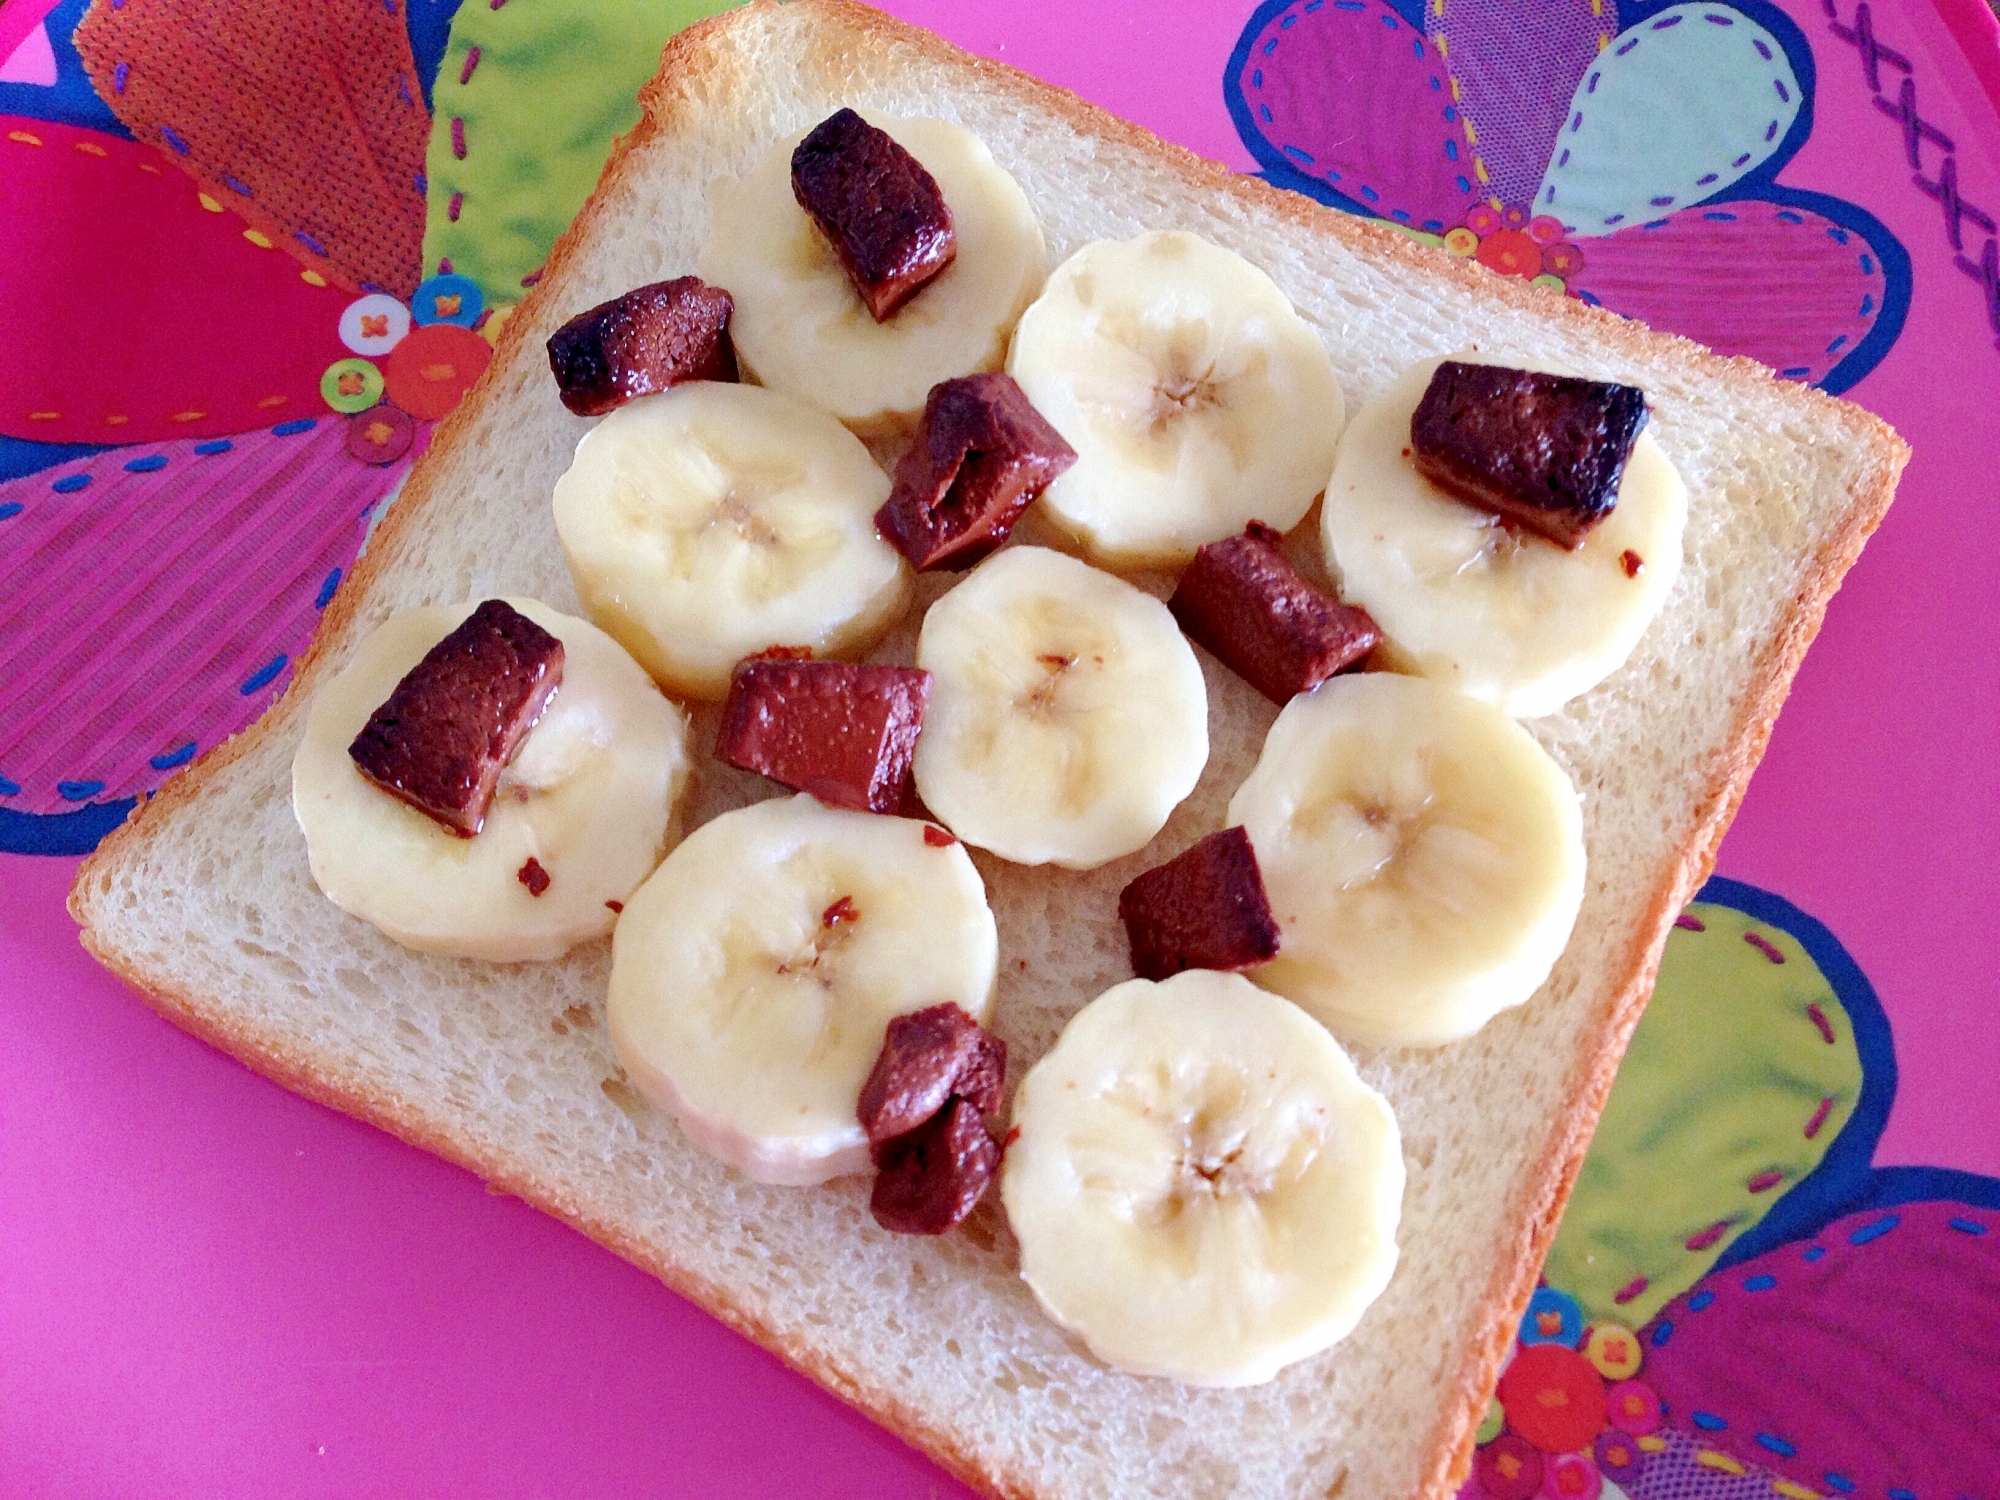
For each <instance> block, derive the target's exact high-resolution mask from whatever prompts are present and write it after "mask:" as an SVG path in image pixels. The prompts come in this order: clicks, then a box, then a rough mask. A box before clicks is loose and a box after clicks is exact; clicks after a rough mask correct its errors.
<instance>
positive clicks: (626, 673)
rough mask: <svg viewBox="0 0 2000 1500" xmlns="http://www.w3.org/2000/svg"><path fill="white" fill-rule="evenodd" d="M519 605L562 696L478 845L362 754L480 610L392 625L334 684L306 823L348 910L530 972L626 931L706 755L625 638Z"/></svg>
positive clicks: (312, 762) (519, 759)
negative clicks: (630, 907)
mask: <svg viewBox="0 0 2000 1500" xmlns="http://www.w3.org/2000/svg"><path fill="white" fill-rule="evenodd" d="M506 604H507V606H508V608H510V609H512V610H513V611H515V612H516V613H517V614H519V615H521V616H524V617H526V619H528V620H530V621H532V622H533V623H534V624H535V625H536V626H537V627H538V628H539V629H540V630H541V631H543V632H546V633H547V634H548V635H549V636H550V637H551V638H553V639H555V640H558V641H560V642H561V643H562V649H563V672H562V690H561V691H560V692H558V693H557V694H555V696H554V697H552V698H550V699H549V700H548V703H547V704H546V705H545V706H544V708H543V709H542V712H541V715H540V717H539V718H538V719H536V721H535V724H534V727H533V728H532V729H530V730H529V731H528V733H527V735H526V737H525V738H524V739H522V741H521V743H520V745H519V746H518V747H517V748H516V749H515V751H514V753H513V757H512V759H511V760H509V761H508V762H507V765H506V767H505V768H504V769H503V770H502V771H501V772H500V773H499V778H498V781H497V783H496V785H495V787H494V791H493V799H492V803H491V805H490V806H489V808H488V809H487V813H486V818H485V821H484V824H483V825H482V826H481V828H480V831H479V836H478V837H477V838H472V839H468V838H463V837H461V836H460V835H459V831H458V830H457V829H456V828H454V827H448V826H446V825H444V824H442V823H440V822H438V821H437V820H435V819H433V818H432V817H430V816H429V815H428V814H427V813H423V812H419V811H418V810H417V809H415V808H414V807H411V806H409V805H407V804H406V803H405V802H404V801H403V800H401V799H399V798H396V797H389V796H384V795H383V794H382V791H381V789H380V788H379V787H377V786H376V785H375V783H373V782H371V781H370V780H368V779H367V777H365V776H364V775H362V774H361V772H360V768H359V767H358V766H356V765H355V763H354V761H353V760H352V759H351V758H350V757H349V755H348V747H349V745H350V744H352V743H353V742H354V740H355V738H356V732H357V731H358V730H360V729H361V728H362V726H363V725H364V724H365V723H367V721H368V720H369V717H370V714H371V711H372V710H373V709H374V708H375V707H376V706H377V705H378V704H381V703H382V701H383V699H384V698H385V697H387V696H389V695H390V690H391V689H392V688H394V687H395V686H396V684H397V683H398V682H399V681H400V680H402V679H403V678H404V677H405V676H406V675H407V674H409V672H410V670H411V668H412V667H414V666H415V665H416V664H417V663H418V662H419V661H421V660H423V659H424V658H425V655H426V653H428V652H430V651H431V650H432V648H434V647H436V646H437V645H438V644H439V642H440V641H442V640H444V639H446V638H447V637H449V636H450V635H452V633H453V632H454V629H455V627H457V626H459V625H460V624H461V623H462V622H463V621H464V620H465V619H466V617H467V616H469V615H471V614H472V613H473V606H472V605H471V604H470V603H463V604H456V605H426V606H423V607H421V608H418V609H408V610H403V611H401V612H400V613H397V614H393V615H391V616H389V618H388V619H386V620H384V621H383V622H382V623H381V624H380V625H378V626H376V627H375V629H374V630H372V631H370V632H368V634H367V635H365V636H364V637H363V638H362V639H361V641H360V642H359V643H358V644H357V645H356V647H355V648H354V652H353V654H352V655H351V656H350V657H349V658H348V660H347V661H346V663H345V664H344V665H342V667H341V668H340V670H339V671H338V672H335V673H334V674H332V676H330V677H328V678H327V679H326V680H325V681H324V682H322V683H321V684H320V686H319V688H318V690H317V691H316V692H315V693H314V695H313V699H312V703H311V705H310V706H309V707H308V709H307V710H306V715H305V732H304V734H303V736H302V737H301V739H300V742H299V747H298V750H297V752H296V753H295V754H294V756H293V758H292V811H293V814H294V816H296V817H297V819H298V823H299V827H300V828H301V829H302V830H303V831H304V833H305V842H306V856H307V860H308V862H309V864H310V867H311V869H312V876H313V880H314V882H315V883H317V884H318V886H319V888H320V889H321V890H322V891H324V892H325V893H326V895H327V897H328V898H329V899H330V900H331V901H332V902H333V903H334V904H335V905H336V906H338V907H340V908H341V909H342V910H343V911H347V912H350V913H352V914H353V915H355V916H357V917H360V918H362V919H363V920H365V921H367V922H370V923H372V924H373V925H374V926H376V927H377V928H379V929H380V930H381V931H382V932H384V933H386V934H387V935H388V936H389V937H391V938H393V939H394V940H395V941H397V942H399V943H402V944H404V945H405V946H407V947H411V948H415V949H418V950H420V951H422V952H425V953H446V954H451V955H453V956H454V957H458V958H479V959H489V960H493V961H495V962H502V963H512V962H519V961H522V960H528V959H551V958H559V957H561V956H562V954H563V953H564V952H565V951H567V950H568V949H569V948H570V947H572V946H573V945H575V944H576V943H579V942H583V941H585V940H587V939H591V938H601V937H603V936H604V935H605V934H606V933H608V932H610V931H611V927H612V923H613V922H614V921H615V920H616V918H617V914H618V908H619V906H620V905H621V904H622V903H623V902H624V901H625V899H626V898H627V897H628V896H630V895H631V894H632V892H633V891H634V890H635V889H637V887H638V885H639V883H640V882H641V881H643V880H644V879H645V878H646V877H647V876H648V875H649V874H651V873H652V870H653V867H654V866H655V865H657V864H658V863H659V861H660V855H661V854H662V853H663V852H664V851H665V849H666V846H667V842H668V839H669V834H670V829H669V825H670V822H671V819H672V816H673V811H674V805H675V803H676V802H677V801H678V800H679V798H680V795H681V792H682V790H683V788H684V787H685V786H686V784H687V776H688V753H687V719H686V717H685V716H684V715H683V714H682V712H681V711H680V710H679V709H678V708H676V707H675V706H674V705H673V704H672V703H670V702H668V701H667V699H666V698H665V697H663V696H662V695H661V693H660V690H659V688H658V687H656V686H655V685H654V684H653V681H652V679H651V678H650V677H648V676H647V675H646V671H645V669H644V668H643V667H641V666H640V665H639V664H638V663H637V662H636V661H634V660H633V659H632V658H631V657H630V656H629V655H628V654H627V653H626V652H625V651H624V649H623V648H622V647H620V646H619V644H618V643H617V642H616V641H614V640H613V639H612V638H611V637H610V636H608V635H606V634H605V633H604V632H603V631H602V630H599V629H598V628H597V627H596V626H594V625H592V624H591V623H590V622H589V621H587V620H580V619H577V618H575V617H574V616H571V615H565V614H559V613H557V612H556V611H555V610H552V609H550V608H549V607H548V606H547V605H545V604H542V603H540V602H538V601H536V600H533V599H522V598H513V599H508V600H507V601H506Z"/></svg>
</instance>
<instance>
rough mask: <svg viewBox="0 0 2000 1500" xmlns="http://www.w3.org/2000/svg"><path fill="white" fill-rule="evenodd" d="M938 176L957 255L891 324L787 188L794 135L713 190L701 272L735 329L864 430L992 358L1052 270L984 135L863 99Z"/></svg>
mask: <svg viewBox="0 0 2000 1500" xmlns="http://www.w3.org/2000/svg"><path fill="white" fill-rule="evenodd" d="M859 113H860V114H861V116H862V117H863V118H864V119H866V120H867V121H868V123H869V124H871V125H873V126H875V127H876V128H877V129H879V130H885V131H887V132H888V133H889V134H890V136H892V137H893V138H894V139H895V141H896V143H897V144H898V145H900V146H901V147H902V148H903V149H904V150H906V151H908V152H909V153H910V154H911V155H912V156H914V157H915V158H916V159H917V160H918V161H919V162H921V163H922V164H923V166H924V169H925V170H926V171H927V172H929V173H930V174H931V176H932V177H934V178H936V179H937V184H938V187H939V189H940V190H941V191H942V192H943V193H944V201H945V207H947V208H948V209H950V210H951V217H952V227H953V230H954V232H955V233H956V235H957V238H958V254H957V256H956V258H955V259H954V260H953V261H952V263H951V264H950V265H949V266H947V267H946V268H945V269H944V271H943V272H942V273H941V274H940V275H939V276H938V277H937V279H936V280H934V281H933V282H931V283H930V285H928V286H926V287H925V288H924V289H923V290H922V291H920V292H918V293H917V295H916V296H915V297H914V298H912V299H911V300H910V302H909V303H908V304H907V305H905V306H904V307H903V308H902V309H901V310H900V311H899V312H897V313H896V314H895V315H894V316H893V317H891V318H890V319H889V320H888V321H887V322H886V323H877V322H876V321H875V319H874V318H873V317H871V316H870V315H869V312H868V309H867V307H865V306H864V305H863V304H862V301H861V299H860V297H859V296H857V295H856V294H855V291H854V286H853V284H852V283H851V282H850V281H848V279H847V272H846V271H845V270H843V269H842V268H841V264H840V262H839V260H838V259H836V258H835V256H834V253H833V247H832V246H831V245H829V244H828V243H827V241H826V236H825V235H823V234H821V233H820V231H819V228H818V226H817V225H815V224H814V223H813V221H812V220H811V218H809V217H808V216H807V214H806V211H805V210H804V209H802V208H801V207H799V203H798V200H797V199H796V198H794V197H793V196H792V151H793V149H794V148H795V147H797V145H798V144H799V142H800V141H802V140H804V139H805V137H806V132H805V131H803V130H800V131H796V132H794V133H793V134H791V135H788V136H786V137H785V138H784V139H783V140H782V141H780V142H778V144H777V145H775V146H773V147H772V148H771V149H770V150H769V151H768V152H766V153H765V154H764V156H763V157H762V158H761V159H759V161H758V162H757V164H756V165H755V166H753V167H752V168H751V169H750V170H749V171H748V172H747V173H745V174H744V175H743V176H741V177H735V178H725V179H723V180H722V181H720V182H718V183H716V185H715V186H714V188H713V189H712V190H711V193H710V202H709V206H710V210H711V219H710V226H709V231H708V242H707V243H706V244H705V245H704V246H703V247H702V251H701V275H702V279H703V280H705V281H708V282H710V283H711V284H713V285H715V286H720V287H723V288H726V289H727V290H728V292H729V295H730V296H731V297H733V298H735V299H736V310H735V312H734V313H732V314H731V316H730V320H729V336H730V338H731V339H732V340H734V341H735V344H736V354H737V358H738V359H739V360H740V361H741V362H742V364H743V366H744V367H745V368H746V369H747V370H748V371H749V372H750V373H751V374H753V375H754V376H755V377H756V378H757V379H758V380H759V381H761V382H763V383H764V384H765V385H768V386H771V387H773V388H774V389H777V390H781V391H790V392H791V393H792V394H793V395H795V396H800V397H803V398H804V399H805V400H808V401H811V402H813V403H814V404H816V405H818V406H822V407H824V408H825V409H826V410H828V411H830V412H832V413H833V414H834V415H835V416H836V417H838V418H840V420H841V421H843V422H845V423H847V424H848V425H849V426H850V427H853V428H855V429H856V430H857V431H861V432H878V431H882V430H884V429H887V428H892V427H895V426H897V425H899V424H902V423H905V422H909V421H914V420H915V418H916V416H917V414H918V413H919V412H921V411H922V410H923V408H924V397H925V396H926V395H928V394H929V393H930V388H931V387H932V386H934V385H936V384H937V383H938V382H939V381H940V380H950V379H951V378H953V377H954V376H958V375H972V374H976V373H977V372H979V371H981V370H997V369H999V368H1000V362H1001V360H1002V358H1003V357H1004V356H1005V355H1006V352H1007V335H1008V334H1009V333H1010V332H1012V331H1013V328H1014V323H1015V320H1016V319H1018V318H1019V317H1020V316H1021V309H1022V308H1024V307H1026V306H1027V305H1028V304H1029V303H1030V302H1032V301H1034V298H1035V293H1036V292H1037V291H1038V290H1040V288H1041V285H1042V278H1043V276H1045V275H1046V274H1047V272H1048V252H1047V251H1046V250H1045V249H1044V248H1043V245H1042V230H1041V226H1040V225H1039V224H1037V223H1036V222H1035V215H1034V210H1032V209H1031V208H1029V207H1028V199H1027V195H1026V194H1025V193H1023V192H1022V191H1021V186H1020V184H1019V183H1017V182H1015V181H1014V179H1013V177H1012V176H1011V175H1009V173H1008V172H1007V169H1006V168H1005V167H1002V166H1001V165H1000V164H999V163H998V162H996V161H994V159H993V153H992V152H990V151H988V150H987V149H986V143H985V142H983V141H981V140H980V139H979V137H978V136H976V135H974V134H973V133H972V132H971V131H969V130H966V129H965V128H964V127H962V126H959V125H953V124H951V123H949V122H948V121H945V120H911V119H901V118H897V117H895V116H891V115H884V114H878V113H876V112H875V111H874V110H868V109H864V110H861V111H859Z"/></svg>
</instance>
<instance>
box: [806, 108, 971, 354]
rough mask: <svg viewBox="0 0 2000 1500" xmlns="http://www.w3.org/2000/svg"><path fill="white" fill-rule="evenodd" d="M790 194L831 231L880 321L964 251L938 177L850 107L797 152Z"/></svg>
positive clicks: (819, 128)
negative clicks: (953, 225) (959, 242)
mask: <svg viewBox="0 0 2000 1500" xmlns="http://www.w3.org/2000/svg"><path fill="white" fill-rule="evenodd" d="M792 195H793V196H794V197H795V198H797V199H798V200H799V207H801V208H803V209H804V210H805V211H806V212H807V214H809V215H810V216H811V217H812V220H813V222H814V223H816V224H817V225H819V227H820V230H821V231H822V232H823V233H824V234H825V235H826V237H827V239H828V241H829V242H830V243H831V244H832V246H833V253H834V254H835V255H837V256H839V257H840V263H841V265H842V266H843V267H845V268H846V271H847V279H848V280H849V281H851V282H853V283H854V290H855V291H856V292H857V293H859V294H860V297H861V301H862V303H863V304H864V305H865V306H866V307H867V309H868V311H869V313H870V315H871V316H873V318H874V319H875V321H876V322H878V323H885V322H887V321H888V320H889V319H890V318H891V317H893V316H895V314H896V311H897V309H898V308H900V307H902V305H903V304H904V303H906V302H908V301H909V300H910V299H911V298H912V297H914V296H916V294H917V293H918V292H920V291H922V290H923V289H924V287H925V286H927V285H929V283H930V282H931V281H932V280H933V279H934V278H935V277H936V276H937V275H938V274H939V273H940V272H942V271H943V270H944V268H945V267H946V266H948V265H950V264H951V262H952V257H953V256H955V255H957V254H958V236H957V233H956V232H955V231H954V230H953V229H952V224H951V210H950V209H949V208H947V207H946V206H945V201H944V194H943V193H942V192H941V191H940V190H939V189H938V185H937V179H935V178H934V177H932V176H931V174H930V173H929V172H926V171H925V170H924V167H923V163H922V162H920V161H918V160H917V159H916V158H915V157H914V156H912V155H910V153H909V152H907V151H905V150H904V149H903V148H902V147H901V146H899V145H897V144H896V142H895V140H894V139H893V138H892V137H891V136H890V135H889V133H888V132H887V131H886V130H878V129H876V128H875V127H874V126H873V125H870V124H869V123H868V122H867V121H866V120H864V119H862V118H861V116H859V115H858V114H856V113H855V112H854V111H853V110H851V109H843V110H840V111H839V112H837V113H835V114H832V115H829V116H827V118H826V119H824V120H822V121H820V123H819V124H818V125H816V126H814V127H813V129H812V131H811V132H810V133H809V134H808V135H807V136H806V138H805V139H804V140H802V141H800V142H799V144H798V149H797V150H795V151H793V152H792Z"/></svg>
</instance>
